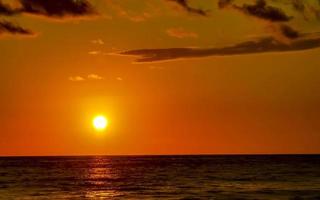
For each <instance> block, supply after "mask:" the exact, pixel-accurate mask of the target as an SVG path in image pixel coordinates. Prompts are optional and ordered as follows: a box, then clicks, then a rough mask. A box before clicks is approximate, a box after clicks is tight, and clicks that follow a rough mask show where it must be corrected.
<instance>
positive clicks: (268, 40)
mask: <svg viewBox="0 0 320 200" xmlns="http://www.w3.org/2000/svg"><path fill="white" fill-rule="evenodd" d="M319 47H320V33H314V34H304V35H302V36H301V37H299V38H298V39H295V40H293V41H292V42H291V43H290V44H286V43H282V42H279V41H278V40H275V39H274V38H273V37H265V38H259V39H257V40H254V41H247V42H243V43H239V44H235V45H232V46H225V47H219V48H168V49H137V50H130V51H125V52H122V53H120V55H127V56H138V57H139V58H138V59H137V60H136V62H138V63H144V62H157V61H168V60H175V59H187V58H199V57H207V56H232V55H244V54H257V53H267V52H291V51H303V50H308V49H314V48H319Z"/></svg>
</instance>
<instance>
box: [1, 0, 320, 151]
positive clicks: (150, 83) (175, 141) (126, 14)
mask: <svg viewBox="0 0 320 200" xmlns="http://www.w3.org/2000/svg"><path fill="white" fill-rule="evenodd" d="M33 1H34V2H37V0H30V2H33ZM68 1H69V0H64V2H68ZM2 2H3V3H12V1H2ZM22 2H23V1H22ZM26 2H28V1H26ZM49 2H50V1H49ZM90 2H91V4H92V9H94V11H95V12H94V13H86V12H87V10H85V12H84V13H81V14H79V13H75V12H74V11H73V10H72V9H71V10H68V9H66V10H65V11H64V12H63V13H62V14H61V13H55V12H56V11H54V10H53V11H52V10H50V12H49V11H48V12H44V13H37V12H36V11H34V10H27V9H25V11H23V12H22V13H20V14H17V15H16V14H13V15H12V16H11V15H8V14H5V13H1V12H0V19H1V20H0V22H1V21H2V22H3V21H4V20H5V21H8V22H10V23H11V22H12V23H13V24H14V25H16V26H18V25H19V26H21V27H22V28H24V29H28V30H29V31H30V33H29V32H26V33H21V31H20V32H12V30H11V32H10V31H8V30H7V29H5V25H3V24H2V25H1V23H0V52H1V53H0V60H1V63H0V66H1V67H0V70H1V79H0V92H1V98H0V136H1V138H0V155H4V156H6V155H80V154H81V155H82V154H85V155H88V154H202V153H210V154H211V153H212V154H223V153H232V154H234V153H245V154H251V153H320V117H319V116H320V115H319V111H320V110H319V106H318V104H319V100H320V95H319V94H320V87H319V86H320V79H319V74H320V68H319V66H320V59H319V53H320V50H319V49H318V48H316V47H312V48H308V49H305V50H302V51H300V50H298V49H297V48H296V47H295V46H294V45H295V44H296V43H298V42H300V41H301V43H303V44H305V43H306V41H307V40H308V39H309V35H310V38H312V40H313V39H314V38H315V39H314V42H313V44H318V43H317V42H319V41H318V38H317V37H318V36H317V33H318V32H319V31H320V28H319V27H320V26H319V19H318V18H317V17H316V16H317V15H316V13H314V12H316V11H317V12H318V14H319V13H320V11H319V10H320V8H319V6H320V5H318V4H317V3H316V2H317V1H314V2H313V1H310V2H309V3H310V4H306V5H305V10H303V11H301V10H300V11H298V10H294V9H293V8H292V7H290V6H289V5H287V4H281V1H279V3H278V4H271V2H269V1H267V3H268V6H273V7H277V8H279V9H281V10H283V12H284V13H285V14H286V15H288V16H290V17H292V20H291V19H290V20H288V21H285V22H282V21H281V22H278V21H272V20H271V21H270V19H267V18H261V17H257V16H253V15H252V14H250V13H249V14H248V10H245V9H246V7H245V5H244V4H243V2H245V1H241V0H238V1H237V0H236V1H235V3H237V4H234V5H229V7H228V8H224V9H219V8H218V6H217V5H216V2H213V1H211V0H205V1H197V0H193V1H191V0H190V1H186V2H188V4H187V5H188V7H187V8H186V7H183V6H181V5H180V4H178V3H175V2H174V1H169V0H152V1H150V0H149V1H147V0H123V1H122V0H121V1H104V0H95V1H90ZM221 2H222V1H221ZM247 2H248V1H247ZM250 2H251V1H250ZM6 5H7V4H6ZM8 5H10V8H12V9H14V8H16V7H19V6H21V5H20V4H19V3H17V2H16V3H15V4H8ZM248 5H255V3H254V1H252V2H251V4H248ZM50 6H51V7H52V6H55V5H50ZM191 8H192V9H191ZM317 9H318V10H317ZM201 10H205V11H207V10H208V14H207V13H205V14H202V12H199V11H201ZM311 10H315V11H314V12H311ZM68 12H70V13H69V14H68ZM284 25H286V26H290V27H292V28H293V29H294V30H297V31H299V37H298V38H293V37H292V38H291V37H289V36H288V35H285V34H283V33H282V32H279V31H281V30H282V29H280V28H281V27H282V26H284ZM1 26H2V27H1ZM279 27H280V28H279ZM15 31H18V30H15ZM282 34H283V35H282ZM311 34H314V35H311ZM304 36H306V37H304ZM311 36H312V37H311ZM265 37H270V38H273V39H274V41H276V44H277V45H278V44H279V47H281V48H282V47H283V46H285V47H288V49H289V50H286V51H284V52H274V51H271V52H262V53H259V54H258V53H257V54H256V53H251V52H250V53H248V51H249V50H250V51H251V50H252V48H253V49H254V51H256V50H257V49H256V47H255V46H254V45H255V44H256V43H254V45H252V46H251V45H250V46H245V48H242V49H241V55H238V54H236V55H227V56H225V55H224V54H225V52H224V51H223V50H222V48H224V47H232V50H233V47H237V45H238V44H242V42H246V41H259V38H265ZM286 37H287V38H286ZM274 41H273V42H274ZM250 44H251V43H250ZM257 44H258V45H260V43H257ZM290 45H291V46H290ZM258 47H259V46H258ZM163 48H164V49H166V50H165V52H166V55H167V56H168V55H169V59H167V58H166V59H165V60H162V58H161V59H160V54H158V49H163ZM171 48H186V49H188V50H189V49H190V48H191V49H192V48H197V49H196V50H198V49H200V50H202V49H205V50H206V49H212V48H215V50H214V51H216V52H218V53H219V56H216V54H212V53H210V55H208V56H204V57H197V56H196V55H194V54H192V56H191V57H193V58H190V57H189V56H188V55H186V54H184V53H181V52H180V50H179V49H178V50H176V49H173V50H172V49H171ZM249 48H250V49H249ZM277 48H278V46H277ZM141 49H142V50H143V51H140V50H141ZM144 49H154V50H156V51H154V50H153V51H152V55H157V56H156V57H154V58H152V59H151V60H149V62H142V63H136V62H134V61H135V60H136V59H139V58H141V57H139V56H142V57H143V56H146V55H145V50H144ZM128 50H139V54H137V57H132V56H131V54H132V52H129V53H124V54H125V55H119V54H121V52H124V51H128ZM178 53H179V57H176V56H177V54H178ZM221 54H222V55H221ZM126 55H129V56H126ZM176 58H177V59H176ZM158 59H159V60H158ZM159 61H160V62H159ZM162 61H165V62H162ZM97 114H103V115H105V116H106V117H107V118H108V120H109V126H108V128H107V130H106V131H105V132H104V134H101V133H100V134H99V133H97V132H96V131H95V130H94V129H93V128H92V124H91V120H92V118H93V117H94V116H95V115H97Z"/></svg>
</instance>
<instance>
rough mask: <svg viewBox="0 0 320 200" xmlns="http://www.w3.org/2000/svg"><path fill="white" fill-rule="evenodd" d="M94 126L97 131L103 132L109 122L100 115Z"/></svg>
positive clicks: (94, 121) (95, 119) (93, 121)
mask: <svg viewBox="0 0 320 200" xmlns="http://www.w3.org/2000/svg"><path fill="white" fill-rule="evenodd" d="M92 125H93V127H94V128H95V129H96V130H97V131H103V130H105V129H106V128H107V126H108V120H107V118H106V117H104V116H103V115H98V116H96V117H94V118H93V120H92Z"/></svg>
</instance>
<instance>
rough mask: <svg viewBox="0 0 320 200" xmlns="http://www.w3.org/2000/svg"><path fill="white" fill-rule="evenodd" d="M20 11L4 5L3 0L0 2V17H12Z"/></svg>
mask: <svg viewBox="0 0 320 200" xmlns="http://www.w3.org/2000/svg"><path fill="white" fill-rule="evenodd" d="M17 13H18V11H17V10H15V9H12V8H11V7H10V6H9V5H7V4H4V3H3V2H2V1H1V0H0V16H1V15H5V16H12V15H15V14H17Z"/></svg>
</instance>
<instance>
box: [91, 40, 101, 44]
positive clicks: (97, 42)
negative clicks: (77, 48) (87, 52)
mask: <svg viewBox="0 0 320 200" xmlns="http://www.w3.org/2000/svg"><path fill="white" fill-rule="evenodd" d="M91 42H92V44H98V45H103V44H104V42H103V40H102V39H96V40H91Z"/></svg>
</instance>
